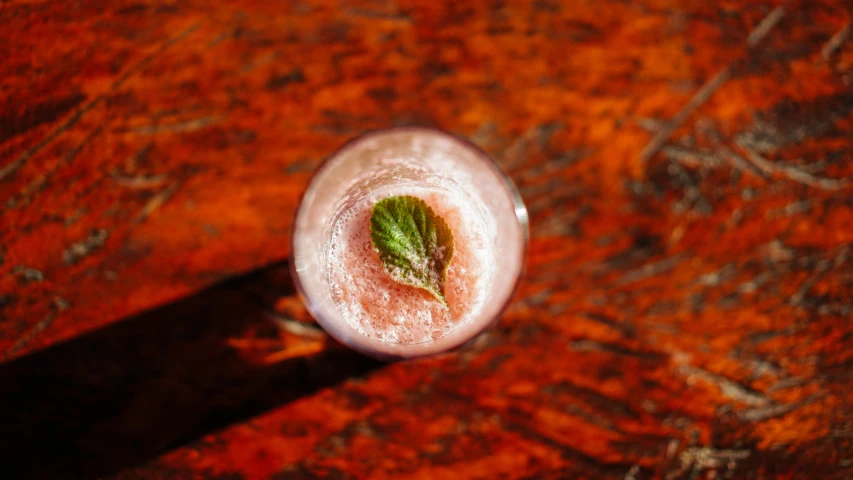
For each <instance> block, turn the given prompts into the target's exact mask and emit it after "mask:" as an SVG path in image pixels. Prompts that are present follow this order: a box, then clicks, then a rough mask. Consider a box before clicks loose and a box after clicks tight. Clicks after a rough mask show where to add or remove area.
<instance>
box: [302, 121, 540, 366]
mask: <svg viewBox="0 0 853 480" xmlns="http://www.w3.org/2000/svg"><path fill="white" fill-rule="evenodd" d="M407 131H408V132H429V133H432V134H438V135H441V136H446V137H450V138H452V139H454V140H456V141H457V142H459V143H461V144H462V145H463V146H464V147H466V148H468V149H470V150H472V151H473V152H474V153H475V154H476V155H477V157H479V158H481V159H482V160H484V161H483V163H484V164H485V165H488V168H489V169H491V170H492V172H493V173H494V174H495V176H496V177H497V178H499V179H500V180H501V183H502V184H503V186H504V189H505V191H506V193H507V196H508V198H509V200H510V202H511V204H512V207H513V210H514V212H513V213H514V216H515V219H516V222H517V223H518V226H519V231H520V233H521V239H520V240H521V241H520V251H519V252H518V254H519V255H520V259H521V260H520V262H519V263H520V267H519V270H518V274H517V275H516V278H515V280H514V281H513V284H512V287H511V288H510V289H509V291H508V293H507V295H506V298H505V299H503V303H502V305H501V307H500V308H499V309H498V310H496V311H495V313H494V315H492V318H491V319H490V320H489V321H488V322H486V323H484V324H483V327H482V328H480V329H479V330H478V331H477V333H475V334H474V335H473V336H471V337H470V338H464V337H463V339H462V340H461V341H459V342H458V343H456V344H452V345H450V346H448V347H447V348H444V349H442V350H440V351H437V352H428V353H425V354H421V355H411V356H401V355H394V354H391V353H388V352H378V351H374V350H371V349H366V348H360V347H359V346H353V345H350V344H349V343H345V342H343V341H341V340H339V339H338V338H337V337H336V336H335V335H334V334H333V333H332V332H331V331H330V329H327V328H326V326H325V324H324V322H325V320H324V319H323V318H322V317H323V315H322V314H321V312H320V311H319V309H318V308H317V307H316V305H315V304H316V303H317V302H312V301H311V299H310V298H309V295H308V294H307V293H306V291H305V288H304V286H303V285H302V281H301V280H300V275H299V272H298V271H297V269H296V261H295V260H296V259H295V253H296V238H297V235H296V233H297V228H298V225H299V218H300V215H301V214H302V210H303V207H304V206H305V199H306V197H307V196H308V194H309V193H310V192H311V191H312V189H313V188H315V187H316V179H317V178H318V177H320V176H321V174H322V173H323V172H324V171H325V170H326V169H327V168H329V166H330V165H332V164H333V163H334V162H335V160H336V159H339V158H340V157H341V154H343V153H344V152H346V151H347V150H348V149H349V148H351V147H352V146H353V145H356V144H358V143H361V142H362V141H365V140H368V139H370V138H371V137H377V136H381V135H386V134H390V133H399V132H407ZM529 242H530V221H529V215H528V212H527V207H526V206H525V205H524V200H523V199H522V197H521V193H520V192H519V191H518V188H517V187H516V185H515V183H514V182H513V181H512V178H510V176H509V174H508V173H507V172H505V171H504V170H503V169H502V168H501V166H500V165H499V164H498V163H497V162H496V161H495V160H494V159H493V158H492V156H491V155H489V154H488V153H487V152H486V151H484V150H483V149H482V148H480V147H479V146H478V145H477V144H475V143H474V142H472V141H471V140H470V139H468V138H466V137H463V136H461V135H457V134H454V133H452V132H449V131H447V130H442V129H440V128H436V127H425V126H395V127H388V128H379V129H373V130H367V131H364V132H362V133H360V134H358V135H355V136H353V137H352V138H350V139H348V140H346V141H345V142H344V143H342V144H341V145H340V146H339V147H337V148H336V149H334V151H332V152H331V153H330V154H328V155H326V157H325V158H323V160H322V161H321V162H320V164H319V165H318V166H317V168H316V169H315V170H314V172H313V173H312V174H311V177H310V179H309V180H308V183H307V184H306V186H305V189H304V190H303V191H302V193H301V195H300V196H299V202H298V203H297V206H296V210H295V212H294V214H293V220H292V225H291V228H290V254H289V255H288V258H289V260H290V262H289V264H290V265H289V270H290V276H291V279H292V281H293V286H294V290H295V291H296V293H297V294H298V296H299V299H300V300H301V301H302V303H303V305H304V306H305V308H306V309H307V310H308V312H309V313H310V314H311V317H312V318H313V319H314V320H315V321H316V322H317V323H318V324H319V325H320V327H322V328H323V330H324V331H325V332H326V334H327V335H329V336H330V337H332V338H334V339H335V340H336V341H338V342H339V343H342V344H344V345H345V346H346V347H347V348H350V349H353V350H356V351H358V352H361V353H363V354H365V355H368V356H371V357H373V358H380V359H385V360H399V359H407V358H423V357H431V356H436V355H441V354H445V353H449V352H452V351H454V350H457V349H459V348H461V347H463V346H464V345H466V344H468V343H470V342H472V341H474V340H475V339H476V338H478V337H479V336H480V335H481V334H482V333H483V332H485V331H486V330H487V329H489V328H491V327H492V326H493V325H494V324H495V323H496V322H497V320H498V319H500V318H501V317H502V316H503V314H504V313H505V312H506V310H507V308H508V307H509V305H510V303H511V301H512V299H513V297H515V294H516V293H517V292H518V289H519V286H520V285H521V281H522V279H523V278H524V276H525V273H526V271H527V249H528V245H529ZM453 331H455V330H453ZM448 333H452V331H451V332H448ZM368 338H369V337H368ZM371 340H373V339H371ZM377 341H380V340H377ZM380 342H381V341H380ZM428 343H432V342H430V341H424V342H418V343H405V344H395V345H402V346H406V345H413V346H415V345H424V344H428Z"/></svg>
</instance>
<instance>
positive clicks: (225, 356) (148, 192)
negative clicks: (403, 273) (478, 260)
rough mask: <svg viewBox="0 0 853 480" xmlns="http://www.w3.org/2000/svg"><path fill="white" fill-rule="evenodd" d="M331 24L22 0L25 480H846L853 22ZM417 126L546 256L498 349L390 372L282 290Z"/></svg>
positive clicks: (485, 341)
mask: <svg viewBox="0 0 853 480" xmlns="http://www.w3.org/2000/svg"><path fill="white" fill-rule="evenodd" d="M329 3H332V2H323V1H319V0H310V1H309V0H293V1H287V2H271V1H260V0H256V1H240V2H238V1H219V2H202V1H193V0H175V1H173V2H171V3H168V2H152V1H148V0H142V1H137V2H112V1H105V0H90V1H86V2H28V1H23V2H22V1H15V0H12V1H11V2H10V1H6V2H2V3H0V25H3V28H2V29H0V74H1V75H0V202H2V203H1V204H2V205H3V206H2V216H0V263H2V265H0V358H2V359H3V363H2V364H0V407H2V408H0V438H1V439H0V458H2V459H3V460H2V466H0V472H4V474H3V475H2V477H3V478H25V479H30V478H51V479H56V478H117V479H125V478H126V479H130V478H205V479H214V478H215V479H244V478H245V479H254V478H276V479H284V478H307V477H315V476H322V477H325V478H349V477H355V478H368V477H369V478H395V479H399V478H546V479H547V478H554V479H556V478H575V477H585V478H596V479H611V478H613V479H649V478H664V479H696V478H709V479H710V478H780V479H790V478H822V479H834V478H837V479H842V478H844V479H848V478H853V387H851V385H853V348H851V345H853V342H851V340H853V323H851V321H850V318H851V316H853V293H851V292H853V268H851V265H853V259H851V258H850V256H851V252H850V245H851V244H853V195H851V189H853V186H851V184H850V182H849V179H850V178H851V174H853V42H851V41H849V38H850V37H853V27H851V21H853V5H851V3H850V2H849V1H848V0H835V1H830V0H809V1H806V0H803V1H801V2H796V1H792V2H787V3H782V2H771V1H757V0H756V1H749V0H741V1H734V0H731V1H726V2H699V1H688V0H682V1H675V0H673V1H664V0H636V1H619V0H605V1H599V2H593V1H589V0H588V1H581V0H576V1H570V2H569V1H567V2H559V1H554V0H535V1H497V0H495V1H485V0H478V1H465V2H436V1H431V0H419V1H414V0H411V1H409V0H397V1H390V2H388V1H380V0H362V1H353V2H346V4H345V5H342V6H338V7H332V6H330V5H328V4H329ZM393 125H429V126H436V127H439V128H443V129H446V130H448V131H450V132H453V133H455V134H458V135H461V136H464V137H467V138H470V139H471V140H473V141H474V142H475V143H477V144H478V145H480V146H481V147H482V148H483V149H485V150H486V151H488V152H489V153H490V154H492V155H493V156H494V158H495V159H497V160H498V161H499V163H500V164H501V165H502V166H503V167H504V168H505V170H506V171H507V172H509V174H510V175H511V176H512V178H513V179H514V180H515V182H516V183H517V184H518V186H519V188H520V190H521V192H522V194H523V196H524V199H525V201H526V203H527V206H528V208H529V211H530V216H531V222H532V240H531V243H530V249H529V262H528V269H527V274H526V277H525V281H524V282H523V285H522V286H521V288H520V291H519V292H518V294H517V296H516V299H515V301H514V303H513V304H512V305H511V307H510V308H509V310H508V311H507V313H506V314H505V316H504V317H503V319H502V320H501V321H500V323H499V325H497V326H496V327H495V328H493V329H492V330H490V331H489V332H488V333H486V334H485V335H483V336H482V337H480V338H479V339H478V340H477V341H476V342H475V343H474V344H473V345H471V346H470V347H468V348H466V349H464V350H462V351H460V352H457V353H453V354H449V355H446V356H443V357H440V358H434V359H428V360H418V361H413V362H405V363H396V364H381V363H378V362H375V361H372V360H369V359H366V358H363V357H361V356H359V355H357V354H354V353H351V352H349V351H347V350H345V349H342V348H341V347H339V346H336V345H334V344H332V343H331V342H325V341H323V339H322V338H317V335H316V332H314V331H313V330H311V329H310V327H308V326H306V323H307V322H309V321H310V320H309V319H308V316H307V314H306V312H305V311H304V309H303V308H302V306H301V304H300V302H299V300H298V299H297V298H296V297H295V296H294V294H293V290H292V285H291V284H290V280H289V278H288V276H287V265H286V262H287V256H288V254H289V245H288V244H289V229H290V225H291V219H292V216H293V212H294V208H295V205H296V203H297V201H298V196H299V194H300V193H301V191H302V190H303V189H304V187H305V185H306V183H307V181H308V179H309V177H310V175H311V173H312V171H313V169H314V168H315V167H316V165H317V164H318V162H320V161H321V160H322V159H323V158H324V156H326V155H328V154H330V153H331V152H333V151H334V150H335V149H336V148H337V147H338V146H340V145H341V144H342V143H343V142H344V141H346V140H348V139H350V138H352V137H354V136H356V135H358V134H360V133H362V132H365V131H368V130H372V129H379V128H384V127H388V126H393ZM276 322H279V323H280V324H281V325H283V326H285V327H286V328H284V329H282V328H279V326H277V323H276Z"/></svg>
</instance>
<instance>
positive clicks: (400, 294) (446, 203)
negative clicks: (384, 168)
mask: <svg viewBox="0 0 853 480" xmlns="http://www.w3.org/2000/svg"><path fill="white" fill-rule="evenodd" d="M394 195H414V196H416V197H419V198H421V199H423V200H424V201H425V202H426V203H427V205H429V206H430V207H432V209H433V210H434V211H435V213H436V214H437V215H440V216H442V217H443V218H444V219H445V220H446V221H447V223H448V225H449V226H450V229H451V231H452V232H453V237H454V245H455V253H454V256H453V260H452V261H451V262H450V266H449V268H448V270H447V281H446V283H445V296H446V298H447V303H448V305H449V307H450V308H449V311H448V309H446V308H445V307H444V306H443V305H441V303H440V302H439V301H437V300H436V299H435V297H433V296H432V295H431V294H430V293H429V292H427V291H425V290H423V289H419V288H417V287H412V286H409V285H403V284H401V283H398V282H396V281H394V280H393V279H392V278H391V276H390V275H388V273H386V272H385V270H384V269H383V266H382V262H381V261H380V260H379V255H378V254H377V253H376V252H375V251H374V249H373V245H372V244H371V242H370V211H371V208H372V206H373V204H374V203H375V202H376V201H378V200H380V199H382V198H385V197H389V196H394ZM481 212H482V209H481V208H480V207H479V206H478V205H477V204H476V202H475V201H474V199H472V198H471V197H470V196H468V195H467V194H466V193H465V192H464V191H462V190H461V189H460V188H459V186H458V185H455V184H453V183H451V182H447V183H443V182H442V181H441V180H440V179H439V180H438V181H435V182H431V183H426V182H424V183H422V184H421V183H418V184H406V185H401V184H396V185H386V186H380V187H378V188H374V189H372V190H370V191H369V192H367V193H365V194H364V195H361V196H360V197H358V198H357V199H356V200H355V201H354V202H353V203H351V204H349V205H346V206H344V207H343V208H342V209H341V210H340V211H339V213H338V215H337V216H336V217H335V219H334V220H333V224H332V227H331V233H330V235H329V237H328V243H327V245H326V275H327V278H328V281H329V286H330V289H331V292H332V297H333V299H334V301H335V304H336V305H337V307H338V310H339V311H340V312H341V315H342V316H343V317H344V318H345V319H346V321H347V322H348V323H349V324H350V325H351V326H352V327H353V328H355V329H356V330H357V331H358V332H360V333H361V334H363V335H365V336H367V337H370V338H374V339H377V340H382V341H386V342H391V343H422V342H429V341H432V340H435V339H437V338H440V337H442V336H444V335H446V334H448V333H450V332H452V331H453V330H455V329H456V328H458V327H459V326H461V325H463V324H464V323H466V322H469V321H472V320H473V319H474V318H476V317H477V315H478V313H479V312H480V311H481V309H482V307H483V303H484V301H485V299H486V296H487V292H488V291H489V289H490V287H491V283H492V281H493V275H494V268H495V264H496V261H495V260H496V259H495V258H494V249H493V247H492V241H491V238H490V236H489V234H488V233H489V230H490V229H489V228H487V225H486V223H485V222H484V221H483V219H482V216H481V215H480V214H479V213H481Z"/></svg>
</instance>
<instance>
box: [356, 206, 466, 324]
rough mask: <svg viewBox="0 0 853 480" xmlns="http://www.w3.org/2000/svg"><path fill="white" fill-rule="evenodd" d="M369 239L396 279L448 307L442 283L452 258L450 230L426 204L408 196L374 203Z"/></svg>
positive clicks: (383, 263)
mask: <svg viewBox="0 0 853 480" xmlns="http://www.w3.org/2000/svg"><path fill="white" fill-rule="evenodd" d="M370 240H371V241H372V243H373V248H374V249H375V250H376V252H377V253H379V259H380V260H382V266H383V267H384V268H385V271H386V272H388V274H389V275H391V277H392V278H393V279H394V280H395V281H397V282H399V283H403V284H406V285H412V286H414V287H418V288H422V289H424V290H426V291H428V292H429V293H431V294H432V295H433V296H435V298H437V299H438V300H439V301H440V302H441V303H442V304H443V305H444V306H445V307H447V299H446V298H445V297H444V282H445V280H446V278H447V267H448V266H449V265H450V260H452V259H453V233H452V232H451V231H450V227H448V226H447V222H445V221H444V219H443V218H441V217H440V216H438V215H436V214H435V212H433V211H432V208H430V207H429V205H427V204H426V203H425V202H424V201H423V200H421V199H420V198H417V197H412V196H410V195H402V196H396V197H388V198H383V199H382V200H380V201H378V202H376V203H375V204H374V205H373V209H372V211H371V215H370Z"/></svg>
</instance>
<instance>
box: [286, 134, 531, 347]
mask: <svg viewBox="0 0 853 480" xmlns="http://www.w3.org/2000/svg"><path fill="white" fill-rule="evenodd" d="M396 195H413V196H416V197H418V198H421V199H422V200H424V201H425V202H426V203H427V205H429V206H430V207H431V208H432V209H433V210H434V211H435V213H436V214H437V215H439V216H441V217H443V218H444V219H445V220H446V221H447V223H448V225H449V226H450V229H451V231H452V232H453V236H454V244H455V254H454V256H453V259H452V261H451V263H450V267H449V268H448V270H447V279H446V284H445V296H446V298H447V303H448V306H449V308H445V307H444V306H443V305H442V304H441V303H440V302H438V301H437V300H436V299H435V298H434V297H433V296H432V295H430V294H429V293H428V292H427V291H425V290H422V289H419V288H417V287H413V286H409V285H404V284H401V283H398V282H397V281H395V280H394V279H393V278H392V277H391V276H390V275H389V274H388V273H387V272H386V271H385V270H384V269H383V266H382V263H381V261H380V260H379V256H378V254H377V253H376V252H375V251H374V249H373V245H372V244H371V241H370V229H369V219H370V214H371V208H372V206H373V204H374V203H375V202H377V201H379V200H381V199H383V198H386V197H389V196H396ZM526 220H527V216H526V211H525V210H524V206H523V204H522V203H521V200H520V199H519V197H518V195H517V193H516V192H515V190H514V187H513V186H512V185H511V183H509V181H508V180H507V179H506V177H505V176H504V175H503V174H502V173H501V172H500V170H499V169H498V168H497V166H496V165H495V164H494V163H493V162H492V161H491V160H490V159H489V158H488V157H486V156H485V154H483V153H482V152H481V151H479V150H477V149H476V148H475V147H474V146H472V145H470V144H468V143H466V142H463V141H460V140H457V139H456V138H454V137H452V136H450V135H447V134H444V133H442V132H439V131H435V130H430V129H422V128H400V129H392V130H386V131H382V132H377V133H373V134H370V135H367V136H364V137H362V138H359V139H357V140H355V141H354V142H351V143H349V144H347V145H346V146H345V147H344V148H342V149H341V150H340V151H339V152H337V153H336V154H334V155H333V156H332V157H331V158H329V159H328V160H327V162H326V163H325V164H324V165H323V167H322V168H321V169H320V170H319V171H318V172H317V174H316V175H315V176H314V178H313V179H312V181H311V184H310V185H309V187H308V190H307V191H306V193H305V196H304V197H303V200H302V203H301V204H300V207H299V211H298V212H297V218H296V220H295V224H294V234H293V260H294V261H293V264H292V267H293V271H294V278H295V279H296V284H297V286H298V287H299V290H300V292H301V293H302V294H303V297H304V298H305V301H306V304H307V305H308V307H309V309H310V310H311V312H312V314H313V315H314V317H315V318H316V319H317V321H318V322H319V323H320V324H321V325H322V326H323V328H325V329H326V331H328V332H329V333H330V334H331V335H332V336H334V337H335V338H337V339H338V340H339V341H341V342H342V343H344V344H347V345H349V346H350V347H352V348H355V349H357V350H360V351H362V352H365V353H368V354H371V355H374V356H379V357H386V358H409V357H416V356H422V355H429V354H435V353H440V352H443V351H446V350H449V349H451V348H453V347H456V346H458V345H460V344H462V343H464V342H466V341H468V340H469V339H471V338H472V337H474V336H475V335H476V334H477V333H479V332H481V331H482V330H483V329H484V328H485V327H487V326H488V325H489V324H491V323H492V321H493V320H495V319H496V318H497V316H498V315H499V314H500V312H501V310H502V309H503V307H504V306H505V305H506V303H507V301H508V300H509V297H510V296H511V294H512V291H513V289H514V287H515V284H516V283H517V280H518V278H519V276H520V274H521V270H522V266H523V258H524V248H525V245H526V239H527V223H526Z"/></svg>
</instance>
